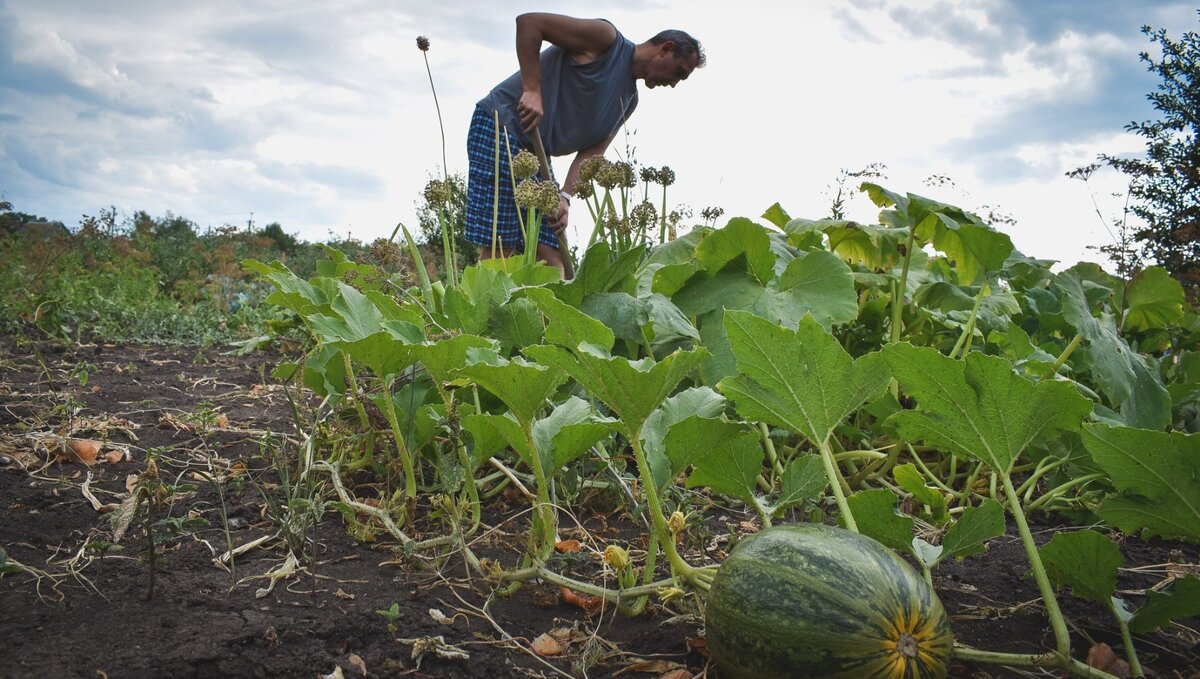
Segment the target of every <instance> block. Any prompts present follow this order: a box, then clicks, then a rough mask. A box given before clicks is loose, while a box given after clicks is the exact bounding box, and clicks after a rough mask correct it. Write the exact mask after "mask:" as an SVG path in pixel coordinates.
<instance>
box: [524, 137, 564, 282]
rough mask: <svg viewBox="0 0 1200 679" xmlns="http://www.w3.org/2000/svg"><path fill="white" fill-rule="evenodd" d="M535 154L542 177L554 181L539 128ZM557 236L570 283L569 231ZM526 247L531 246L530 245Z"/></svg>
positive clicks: (559, 233) (534, 139) (535, 140)
mask: <svg viewBox="0 0 1200 679" xmlns="http://www.w3.org/2000/svg"><path fill="white" fill-rule="evenodd" d="M533 152H534V153H536V154H537V157H538V164H539V165H541V166H542V177H544V178H545V179H546V181H554V179H553V177H552V175H551V174H550V158H549V157H547V156H546V147H545V146H543V145H542V133H541V131H540V130H538V129H537V128H534V130H533ZM557 236H558V251H559V253H560V254H561V255H562V263H563V278H564V279H566V280H568V281H569V280H571V279H572V278H574V277H575V261H574V260H572V259H571V250H570V249H569V248H568V247H567V230H566V229H562V230H560V231H559V232H558V233H557ZM525 245H526V247H528V246H529V244H528V243H526V244H525ZM534 247H536V245H535V246H534Z"/></svg>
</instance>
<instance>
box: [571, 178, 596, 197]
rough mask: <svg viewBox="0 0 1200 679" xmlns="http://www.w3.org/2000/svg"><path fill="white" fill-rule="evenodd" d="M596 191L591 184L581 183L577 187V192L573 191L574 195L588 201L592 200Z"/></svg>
mask: <svg viewBox="0 0 1200 679" xmlns="http://www.w3.org/2000/svg"><path fill="white" fill-rule="evenodd" d="M595 191H596V190H595V188H593V187H592V183H591V182H579V183H578V184H576V185H575V190H574V191H572V193H573V194H574V195H575V196H577V197H579V198H584V199H587V198H591V197H592V194H593V193H595Z"/></svg>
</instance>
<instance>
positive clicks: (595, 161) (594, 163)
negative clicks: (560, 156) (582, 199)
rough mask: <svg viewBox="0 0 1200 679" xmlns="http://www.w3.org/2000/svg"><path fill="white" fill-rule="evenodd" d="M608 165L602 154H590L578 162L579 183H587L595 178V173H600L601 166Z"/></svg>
mask: <svg viewBox="0 0 1200 679" xmlns="http://www.w3.org/2000/svg"><path fill="white" fill-rule="evenodd" d="M605 165H608V161H607V160H606V159H605V158H604V156H592V157H591V158H588V159H587V160H585V161H583V162H582V163H580V164H579V183H580V184H588V183H590V182H591V181H592V180H594V179H596V175H598V174H599V173H600V170H601V168H603V167H604V166H605ZM576 195H578V194H576Z"/></svg>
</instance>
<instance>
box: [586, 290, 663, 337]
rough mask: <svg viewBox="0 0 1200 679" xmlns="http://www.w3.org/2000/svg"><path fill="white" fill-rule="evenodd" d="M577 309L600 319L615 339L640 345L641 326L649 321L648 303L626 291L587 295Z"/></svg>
mask: <svg viewBox="0 0 1200 679" xmlns="http://www.w3.org/2000/svg"><path fill="white" fill-rule="evenodd" d="M579 310H580V311H582V312H584V313H585V314H587V315H588V316H591V317H592V318H594V319H596V320H598V321H600V322H601V323H603V324H604V326H605V327H607V328H608V329H609V330H611V331H612V333H613V335H615V336H616V337H617V339H621V340H624V341H626V342H629V343H631V344H635V345H641V343H642V341H643V336H642V328H643V327H645V326H646V325H647V324H648V323H650V305H649V304H647V303H646V302H644V301H642V300H640V299H638V298H636V297H634V296H633V295H630V294H629V293H627V292H599V293H596V294H593V295H588V296H587V297H585V298H584V299H583V303H582V304H580V305H579Z"/></svg>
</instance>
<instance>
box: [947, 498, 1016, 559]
mask: <svg viewBox="0 0 1200 679" xmlns="http://www.w3.org/2000/svg"><path fill="white" fill-rule="evenodd" d="M1001 535H1004V507H1002V506H1001V505H1000V503H999V502H996V501H995V500H992V499H991V498H988V499H986V500H984V501H983V502H981V503H980V504H979V505H977V506H974V507H967V508H966V509H965V510H963V513H962V514H961V515H959V517H958V520H957V521H955V522H954V524H953V525H951V526H950V528H949V529H948V530H947V531H946V535H945V536H944V537H943V538H942V545H941V547H942V553H941V555H940V556H939V557H938V561H942V560H944V559H948V558H951V557H953V558H955V559H961V558H963V557H967V556H971V555H973V554H979V553H981V552H983V551H984V550H985V549H986V544H987V541H988V540H991V539H992V538H998V537H1000V536H1001Z"/></svg>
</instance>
